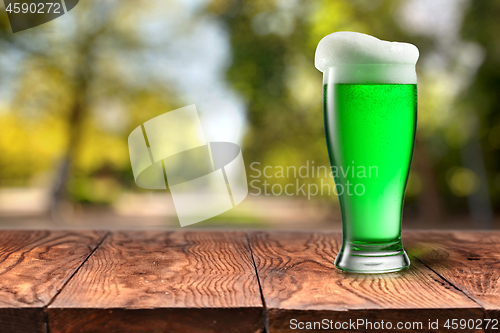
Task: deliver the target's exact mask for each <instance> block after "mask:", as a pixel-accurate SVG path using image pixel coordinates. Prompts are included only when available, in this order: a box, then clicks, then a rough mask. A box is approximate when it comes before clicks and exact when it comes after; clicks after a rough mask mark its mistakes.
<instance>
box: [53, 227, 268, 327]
mask: <svg viewBox="0 0 500 333" xmlns="http://www.w3.org/2000/svg"><path fill="white" fill-rule="evenodd" d="M48 314H49V327H50V331H51V332H52V333H58V332H96V333H98V332H106V333H110V332H120V333H121V332H189V333H192V332H232V333H234V332H252V333H254V332H261V331H262V330H263V328H264V320H263V315H264V313H263V305H262V300H261V296H260V291H259V286H258V281H257V277H256V274H255V269H254V266H253V262H252V258H251V253H250V249H249V246H248V241H247V239H246V237H245V234H244V233H242V232H193V231H187V232H161V231H128V232H113V233H111V235H110V236H109V237H108V238H107V239H106V240H105V241H104V242H103V244H102V245H101V246H100V247H99V249H97V250H96V252H95V253H94V254H93V256H92V257H91V258H89V260H87V261H86V262H85V264H84V265H83V266H82V268H81V269H80V270H79V272H78V273H77V274H76V275H75V276H74V277H73V279H72V280H71V281H70V282H69V283H68V284H67V286H66V287H65V288H64V290H63V291H62V292H61V293H60V294H59V295H58V296H57V298H56V299H55V301H54V302H53V303H52V304H51V305H50V306H49V307H48Z"/></svg>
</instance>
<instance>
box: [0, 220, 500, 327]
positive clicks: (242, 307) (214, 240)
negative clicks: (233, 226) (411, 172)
mask: <svg viewBox="0 0 500 333" xmlns="http://www.w3.org/2000/svg"><path fill="white" fill-rule="evenodd" d="M340 242H341V234H340V233H336V232H278V231H274V232H268V231H250V232H242V231H137V230H134V231H111V232H108V231H75V230H72V231H61V230H57V231H50V230H34V231H21V230H19V231H17V230H4V231H0V332H1V333H8V332H15V333H24V332H29V333H37V332H44V333H45V332H50V333H58V332H97V333H98V332H106V333H112V332H120V333H122V332H144V333H146V332H147V333H151V332H189V333H194V332H228V333H229V332H230V333H236V332H252V333H260V332H297V331H299V332H300V331H304V332H314V331H317V332H327V331H336V330H335V328H337V329H340V330H341V331H342V332H372V331H377V332H385V331H395V332H500V322H499V321H500V232H499V231H494V232H491V231H489V232H451V231H450V232H430V231H428V232H406V233H404V234H403V242H404V245H405V248H406V250H407V252H408V255H409V257H410V260H411V262H412V264H411V267H410V269H408V270H407V271H404V272H399V273H391V274H381V275H357V274H346V273H342V272H341V271H339V270H337V269H336V268H335V267H334V265H333V261H334V258H335V256H336V254H337V251H338V249H339V247H340ZM495 323H496V324H495ZM314 325H316V326H314ZM320 325H322V326H320ZM356 325H357V326H356ZM370 325H372V326H370ZM377 325H378V329H377ZM381 325H382V326H381ZM388 325H391V328H392V330H389V329H388V328H389V326H388ZM464 325H465V326H464ZM301 328H304V330H301ZM306 328H312V329H311V330H305V329H306ZM314 328H315V329H314Z"/></svg>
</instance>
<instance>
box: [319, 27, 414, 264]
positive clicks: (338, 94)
mask: <svg viewBox="0 0 500 333" xmlns="http://www.w3.org/2000/svg"><path fill="white" fill-rule="evenodd" d="M337 34H338V33H337ZM344 34H346V33H344ZM351 34H353V33H351ZM333 35H336V34H332V35H329V36H327V37H325V39H326V38H331V39H335V38H339V37H338V36H333ZM358 35H360V34H354V35H353V36H351V35H349V36H347V37H353V38H354V39H356V38H358V37H359V36H358ZM331 36H333V37H331ZM364 36H366V35H362V37H359V38H360V39H361V41H362V42H364V41H365V40H364V39H363V38H365V37H364ZM340 37H342V38H344V37H345V35H342V36H340ZM367 37H370V38H373V37H371V36H367ZM371 41H372V40H368V42H371ZM376 41H378V42H381V43H387V42H382V41H379V40H378V39H377V40H376ZM335 42H336V43H337V44H340V47H342V46H344V48H349V47H350V48H351V49H350V50H348V51H349V52H351V53H353V51H352V50H353V49H354V50H355V51H356V50H357V49H356V48H359V47H360V45H362V46H363V45H364V44H360V43H358V44H354V47H353V44H352V42H350V41H348V42H345V41H344V40H341V42H338V41H337V40H335ZM342 43H344V44H342ZM390 44H400V43H390ZM320 45H321V43H320ZM346 45H347V46H346ZM375 45H377V44H375ZM405 45H409V44H405ZM337 46H338V45H337ZM383 46H385V45H383ZM371 47H372V48H373V45H371ZM391 47H392V46H391ZM318 49H320V46H318ZM396 49H397V48H396ZM415 49H416V48H415ZM364 51H365V53H364V54H362V55H363V56H362V57H358V59H356V55H357V54H356V52H354V56H350V57H345V58H344V59H343V61H351V62H352V63H334V64H331V63H327V64H326V65H327V66H325V64H321V63H320V64H319V66H318V64H317V67H318V68H320V69H321V70H322V71H323V73H324V86H323V111H324V123H325V134H326V142H327V147H328V154H329V157H330V162H331V166H332V173H333V176H334V180H335V185H336V188H337V193H338V198H339V201H340V208H341V213H342V230H343V242H342V247H341V249H340V251H339V254H338V256H337V258H336V260H335V265H336V266H337V267H338V268H340V269H342V270H345V271H351V272H358V273H385V272H394V271H399V270H401V269H404V268H407V267H408V266H409V264H410V262H409V260H408V257H407V256H406V253H405V252H404V249H403V245H402V242H401V222H402V209H403V201H404V193H405V188H406V183H407V180H408V175H409V170H410V165H411V160H412V154H413V146H414V142H415V130H416V123H417V86H416V75H415V74H414V73H415V70H414V67H415V64H414V63H413V64H412V63H408V64H407V63H405V62H404V58H403V57H399V58H395V59H396V60H394V59H393V58H394V57H393V58H391V54H390V53H387V54H382V56H381V55H380V53H381V52H379V53H377V52H374V55H373V54H371V53H369V51H370V49H369V48H368V51H366V49H364ZM403 51H404V49H403ZM337 52H338V51H337ZM349 52H348V53H349ZM367 52H368V56H367ZM417 52H418V51H417ZM337 55H338V53H337V54H335V56H337ZM316 56H317V57H318V51H317V55H316ZM384 57H385V58H384ZM417 57H418V53H417ZM413 58H415V57H414V56H413ZM331 59H332V58H331V57H330V58H329V59H327V60H328V61H330V62H332V60H331ZM333 59H334V60H335V58H333ZM401 59H403V60H401ZM391 60H392V61H394V62H395V63H391ZM411 61H413V60H411ZM411 61H408V62H411ZM414 61H415V62H416V59H414ZM317 63H318V61H317Z"/></svg>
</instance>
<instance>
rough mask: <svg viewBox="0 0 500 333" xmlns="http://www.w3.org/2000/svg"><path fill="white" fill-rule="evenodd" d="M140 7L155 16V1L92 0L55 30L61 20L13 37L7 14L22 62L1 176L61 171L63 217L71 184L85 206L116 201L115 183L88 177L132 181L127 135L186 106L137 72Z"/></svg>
mask: <svg viewBox="0 0 500 333" xmlns="http://www.w3.org/2000/svg"><path fill="white" fill-rule="evenodd" d="M139 8H140V9H141V10H148V9H151V8H149V4H148V2H147V1H131V0H126V1H124V0H121V1H105V2H103V1H84V2H80V4H79V5H78V6H77V7H76V8H75V9H74V10H72V11H71V19H67V20H66V21H65V23H64V25H65V26H62V27H59V28H60V29H58V30H57V32H55V31H53V25H54V24H57V23H58V22H56V21H53V22H51V23H48V24H46V25H44V26H40V27H36V28H33V29H30V30H28V31H26V32H22V33H19V34H15V35H14V34H12V33H11V32H10V27H9V26H8V21H7V18H6V15H2V16H0V28H1V31H0V43H1V44H2V46H4V48H3V49H7V50H8V52H10V53H15V52H17V56H18V59H20V61H19V63H17V64H16V71H17V72H16V74H15V75H13V78H14V80H13V82H11V84H12V85H14V86H15V87H16V89H15V90H14V91H13V98H12V103H11V106H10V110H12V111H8V112H7V113H6V114H5V115H2V114H0V119H2V120H3V121H4V122H7V124H11V125H12V127H9V128H8V132H7V133H5V132H4V133H2V134H1V135H0V147H1V148H4V147H6V148H9V143H10V149H12V154H11V155H10V156H9V155H7V156H6V155H5V154H3V156H2V157H0V167H1V168H2V171H6V170H7V171H9V170H11V171H10V172H6V173H2V176H0V178H3V180H4V181H7V182H9V181H12V180H20V179H25V181H27V180H29V179H30V178H31V177H33V176H34V175H36V174H39V173H40V172H41V171H50V170H51V169H54V165H57V167H56V172H55V173H54V175H53V176H52V178H53V182H52V187H51V195H50V197H51V199H50V207H49V210H50V211H51V213H52V214H53V216H54V217H56V218H58V211H59V205H60V203H61V202H62V201H64V200H67V199H68V198H67V195H68V193H67V190H68V184H69V186H70V194H71V195H72V196H73V197H74V198H76V199H78V200H84V201H88V200H90V201H93V199H92V198H96V200H94V201H98V202H109V201H111V199H112V198H107V199H103V193H104V194H106V193H111V192H109V191H107V190H106V189H105V187H109V188H112V187H113V184H112V183H113V181H111V183H110V182H109V180H108V181H107V183H106V184H108V185H106V186H104V187H103V186H100V187H99V186H97V185H96V186H93V185H92V184H94V183H95V184H98V183H99V181H98V180H96V181H97V183H96V181H92V180H91V179H90V178H91V177H94V178H95V177H98V176H99V175H100V174H102V171H103V170H109V171H111V174H112V175H113V177H112V178H116V177H117V176H118V177H119V175H120V173H122V172H124V171H127V172H128V173H127V177H125V178H126V179H128V180H129V181H128V183H130V180H131V179H132V178H131V177H130V176H131V172H130V165H129V164H130V163H129V160H128V148H127V140H126V137H127V135H128V133H130V131H131V130H132V129H133V128H135V127H136V126H138V125H139V124H140V123H142V122H144V121H145V120H147V119H150V118H152V117H154V116H156V115H158V114H161V113H164V112H167V111H169V110H172V109H174V108H176V107H178V104H177V102H176V101H175V98H174V95H175V92H173V91H169V90H168V89H166V88H165V85H164V84H160V83H159V82H155V81H154V80H153V79H151V80H145V78H144V77H143V76H141V75H143V73H140V72H139V73H137V72H136V73H134V72H133V71H131V69H130V61H132V62H136V61H138V60H139V59H138V58H139V57H140V52H141V51H144V50H146V51H147V50H148V47H149V45H147V42H148V41H147V39H145V38H143V37H144V36H141V34H140V33H139V32H138V28H139V26H138V22H137V16H134V15H132V14H134V13H135V14H137V12H138V10H139ZM59 20H60V19H59ZM59 23H60V21H59ZM60 24H62V23H60ZM61 28H62V29H61ZM2 70H3V72H6V69H5V68H3V69H2ZM34 129H35V130H34ZM9 133H10V134H9ZM16 154H17V155H16ZM89 177H90V178H89ZM101 178H102V177H101ZM100 183H102V182H100ZM10 185H15V184H10ZM118 185H119V184H118ZM114 186H115V187H116V186H117V184H116V181H115V185H114ZM99 189H100V190H99ZM91 192H94V193H91ZM98 192H99V193H98ZM104 196H105V195H104ZM103 200H104V201H103Z"/></svg>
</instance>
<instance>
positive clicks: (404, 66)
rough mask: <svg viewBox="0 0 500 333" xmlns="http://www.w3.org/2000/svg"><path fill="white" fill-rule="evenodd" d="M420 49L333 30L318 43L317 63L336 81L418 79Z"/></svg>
mask: <svg viewBox="0 0 500 333" xmlns="http://www.w3.org/2000/svg"><path fill="white" fill-rule="evenodd" d="M417 60H418V49H417V47H416V46H415V45H412V44H408V43H397V42H387V41H383V40H380V39H378V38H375V37H373V36H369V35H365V34H361V33H357V32H344V31H343V32H334V33H333V34H330V35H328V36H326V37H324V38H323V39H322V40H321V41H320V42H319V44H318V47H317V49H316V56H315V61H314V63H315V66H316V68H317V69H319V70H320V71H322V72H323V73H324V76H325V80H328V81H329V82H335V83H375V84H377V83H398V84H414V83H417V75H416V73H415V64H416V63H417Z"/></svg>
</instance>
